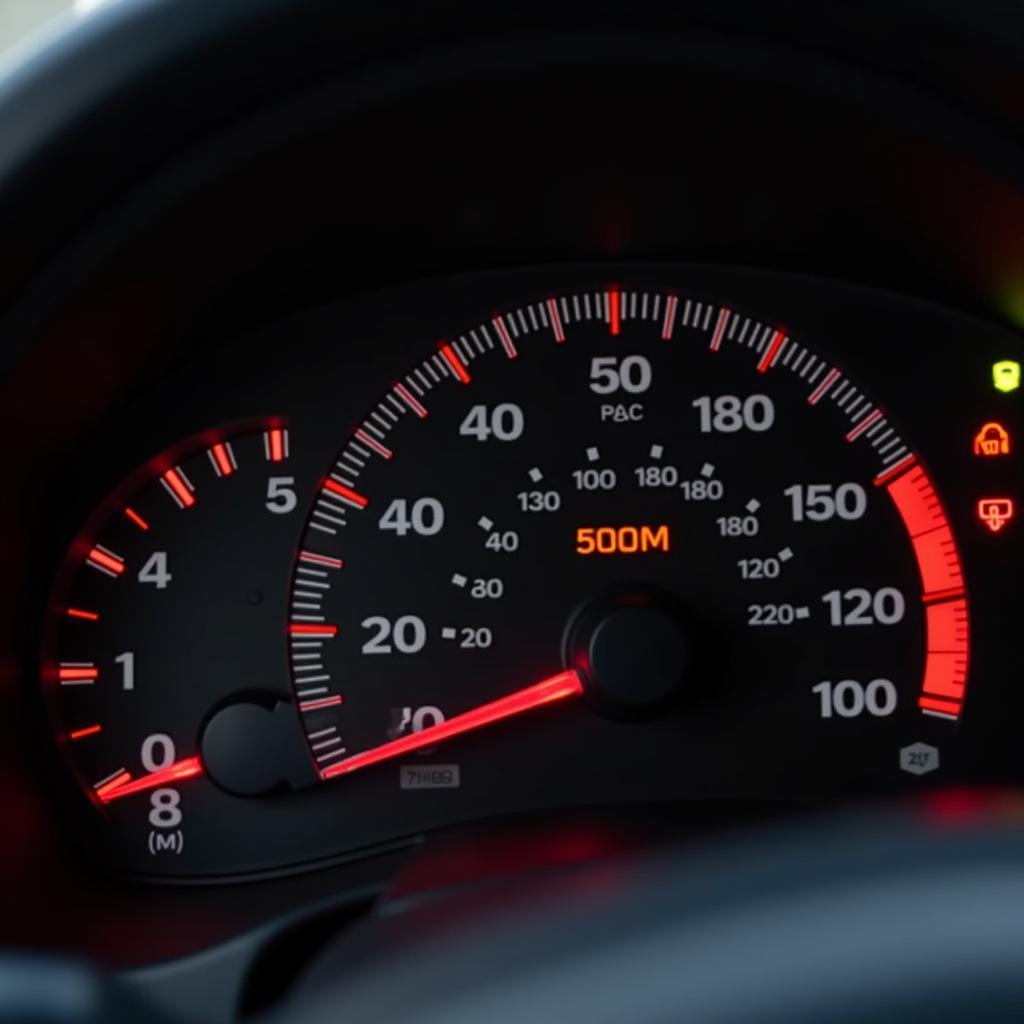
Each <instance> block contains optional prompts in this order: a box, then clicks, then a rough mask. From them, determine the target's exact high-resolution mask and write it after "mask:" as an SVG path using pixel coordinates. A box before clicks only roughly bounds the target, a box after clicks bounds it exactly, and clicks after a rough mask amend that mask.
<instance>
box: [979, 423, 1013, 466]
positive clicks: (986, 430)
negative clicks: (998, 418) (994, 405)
mask: <svg viewBox="0 0 1024 1024" xmlns="http://www.w3.org/2000/svg"><path fill="white" fill-rule="evenodd" d="M974 454H975V455H982V456H986V457H989V458H990V457H991V456H993V455H1009V454H1010V434H1009V432H1008V431H1007V429H1006V427H1004V426H1003V425H1002V424H1001V423H986V424H985V426H983V427H982V428H981V430H979V431H978V433H977V434H975V435H974Z"/></svg>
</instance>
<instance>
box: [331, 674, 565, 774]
mask: <svg viewBox="0 0 1024 1024" xmlns="http://www.w3.org/2000/svg"><path fill="white" fill-rule="evenodd" d="M582 692H583V683H582V682H581V681H580V677H579V675H578V674H577V673H576V672H574V671H572V670H571V669H570V670H569V671H568V672H561V673H559V674H558V675H557V676H552V677H551V678H550V679H545V680H544V681H543V682H541V683H534V685H533V686H527V687H526V688H525V689H523V690H516V692H515V693H510V694H509V695H508V696H507V697H502V698H500V699H499V700H494V701H491V703H490V704H482V705H481V706H480V707H478V708H474V709H473V710H472V711H466V712H464V713H463V714H461V715H456V716H455V717H454V718H449V719H448V721H447V722H441V723H439V724H438V725H432V726H430V727H429V728H427V729H423V730H422V731H421V732H414V733H410V734H409V735H408V736H402V737H400V738H399V739H397V740H391V742H390V743H382V744H381V745H380V746H379V747H373V748H372V749H370V750H364V751H363V752H362V753H360V754H353V755H352V756H351V757H346V758H345V759H344V760H343V761H338V762H337V763H335V764H332V765H331V766H330V767H329V768H325V769H324V770H323V771H322V772H321V773H320V777H321V778H324V779H332V778H334V777H335V776H336V775H347V774H348V773H349V772H354V771H358V769H360V768H366V767H367V766H368V765H371V764H377V763H378V762H379V761H389V760H391V759H392V758H394V757H401V756H402V755H403V754H408V753H411V752H412V751H413V750H420V749H421V748H423V747H432V746H433V745H434V744H435V743H440V742H441V740H447V739H450V738H451V737H452V736H459V735H461V734H462V733H464V732H471V731H472V730H474V729H481V728H483V727H484V726H485V725H490V724H491V723H492V722H500V721H501V720H502V719H503V718H511V717H512V715H518V714H520V713H521V712H523V711H529V710H530V709H531V708H537V707H540V706H541V705H542V704H550V703H552V702H553V701H556V700H563V699H564V698H566V697H573V696H575V695H577V694H580V693H582Z"/></svg>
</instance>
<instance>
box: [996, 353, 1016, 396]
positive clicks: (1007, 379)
mask: <svg viewBox="0 0 1024 1024" xmlns="http://www.w3.org/2000/svg"><path fill="white" fill-rule="evenodd" d="M992 383H993V384H995V386H996V391H1002V392H1003V394H1007V393H1009V392H1010V391H1016V390H1017V388H1019V387H1020V363H1018V362H1015V361H1014V360H1013V359H1003V360H1001V361H1000V362H998V363H994V364H993V365H992Z"/></svg>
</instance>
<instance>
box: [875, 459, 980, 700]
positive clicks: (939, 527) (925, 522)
mask: <svg viewBox="0 0 1024 1024" xmlns="http://www.w3.org/2000/svg"><path fill="white" fill-rule="evenodd" d="M885 476H889V474H883V478H884V477H885ZM884 486H885V487H886V490H887V491H888V492H889V497H890V498H892V500H893V503H894V504H895V506H896V509H897V511H898V512H899V514H900V518H901V519H902V520H903V525H904V526H905V527H906V530H907V533H908V534H909V536H910V541H911V544H912V545H913V548H914V555H915V557H916V559H917V567H918V572H919V573H920V576H921V590H922V592H921V600H922V602H923V603H924V605H925V625H926V643H925V648H926V651H927V653H926V655H925V668H924V679H923V681H922V683H921V695H920V696H919V698H918V702H917V705H918V707H919V708H920V709H921V710H922V711H928V712H932V713H936V714H939V715H944V716H946V717H951V718H958V717H959V715H960V712H961V710H962V708H963V700H964V694H965V691H966V686H967V673H968V666H969V652H970V621H969V616H968V608H967V597H966V591H965V588H964V580H963V571H962V569H961V566H960V556H959V554H958V552H957V549H956V541H955V540H954V538H953V531H952V529H951V528H950V525H949V520H948V519H947V518H946V513H945V511H944V509H943V508H942V503H941V502H940V501H939V496H938V494H937V493H936V491H935V488H934V486H933V485H932V482H931V480H930V479H929V477H928V474H927V473H926V472H925V471H924V469H923V468H922V467H921V466H919V465H917V464H916V463H915V462H914V461H913V460H911V461H910V462H909V463H908V464H907V466H905V468H904V471H903V472H902V473H900V474H899V475H896V476H892V477H891V478H890V479H889V482H888V483H887V484H885V485H884Z"/></svg>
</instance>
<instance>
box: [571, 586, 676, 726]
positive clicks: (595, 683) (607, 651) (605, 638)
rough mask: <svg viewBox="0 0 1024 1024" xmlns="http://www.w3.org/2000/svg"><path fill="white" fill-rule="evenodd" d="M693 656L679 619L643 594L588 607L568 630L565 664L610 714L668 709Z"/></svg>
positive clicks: (631, 715) (642, 713) (628, 715)
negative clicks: (575, 672)
mask: <svg viewBox="0 0 1024 1024" xmlns="http://www.w3.org/2000/svg"><path fill="white" fill-rule="evenodd" d="M691 655H692V644H691V642H690V639H689V638H688V636H687V631H686V628H685V626H684V624H683V622H682V620H681V617H680V616H679V615H678V614H677V613H675V611H674V610H673V609H671V608H668V607H666V606H665V605H663V604H661V603H659V602H658V601H657V600H655V599H651V598H649V597H647V596H646V595H645V596H644V597H642V598H637V597H632V598H629V597H627V598H625V599H623V600H622V601H621V602H617V603H615V604H612V605H610V606H609V605H607V604H603V605H600V606H595V607H592V608H589V609H587V610H586V611H584V613H583V614H582V615H581V616H579V618H578V620H577V621H576V623H575V624H574V625H573V626H572V628H571V629H570V633H569V642H568V660H569V664H570V665H571V666H572V667H573V668H575V669H576V670H577V671H578V672H579V673H580V676H581V678H582V679H583V682H584V686H585V689H586V693H587V697H588V699H590V700H591V702H592V703H593V704H594V705H595V706H596V707H597V708H598V709H599V710H600V711H602V712H603V713H607V714H609V715H611V716H612V717H626V718H635V717H646V716H647V715H649V714H654V713H657V712H658V711H660V710H661V709H663V708H664V707H666V706H667V705H668V704H669V703H670V702H671V701H672V699H673V698H674V697H675V696H676V695H677V694H678V693H679V692H680V690H681V689H682V687H683V685H684V683H685V681H686V676H687V671H688V668H689V665H690V662H691Z"/></svg>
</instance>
